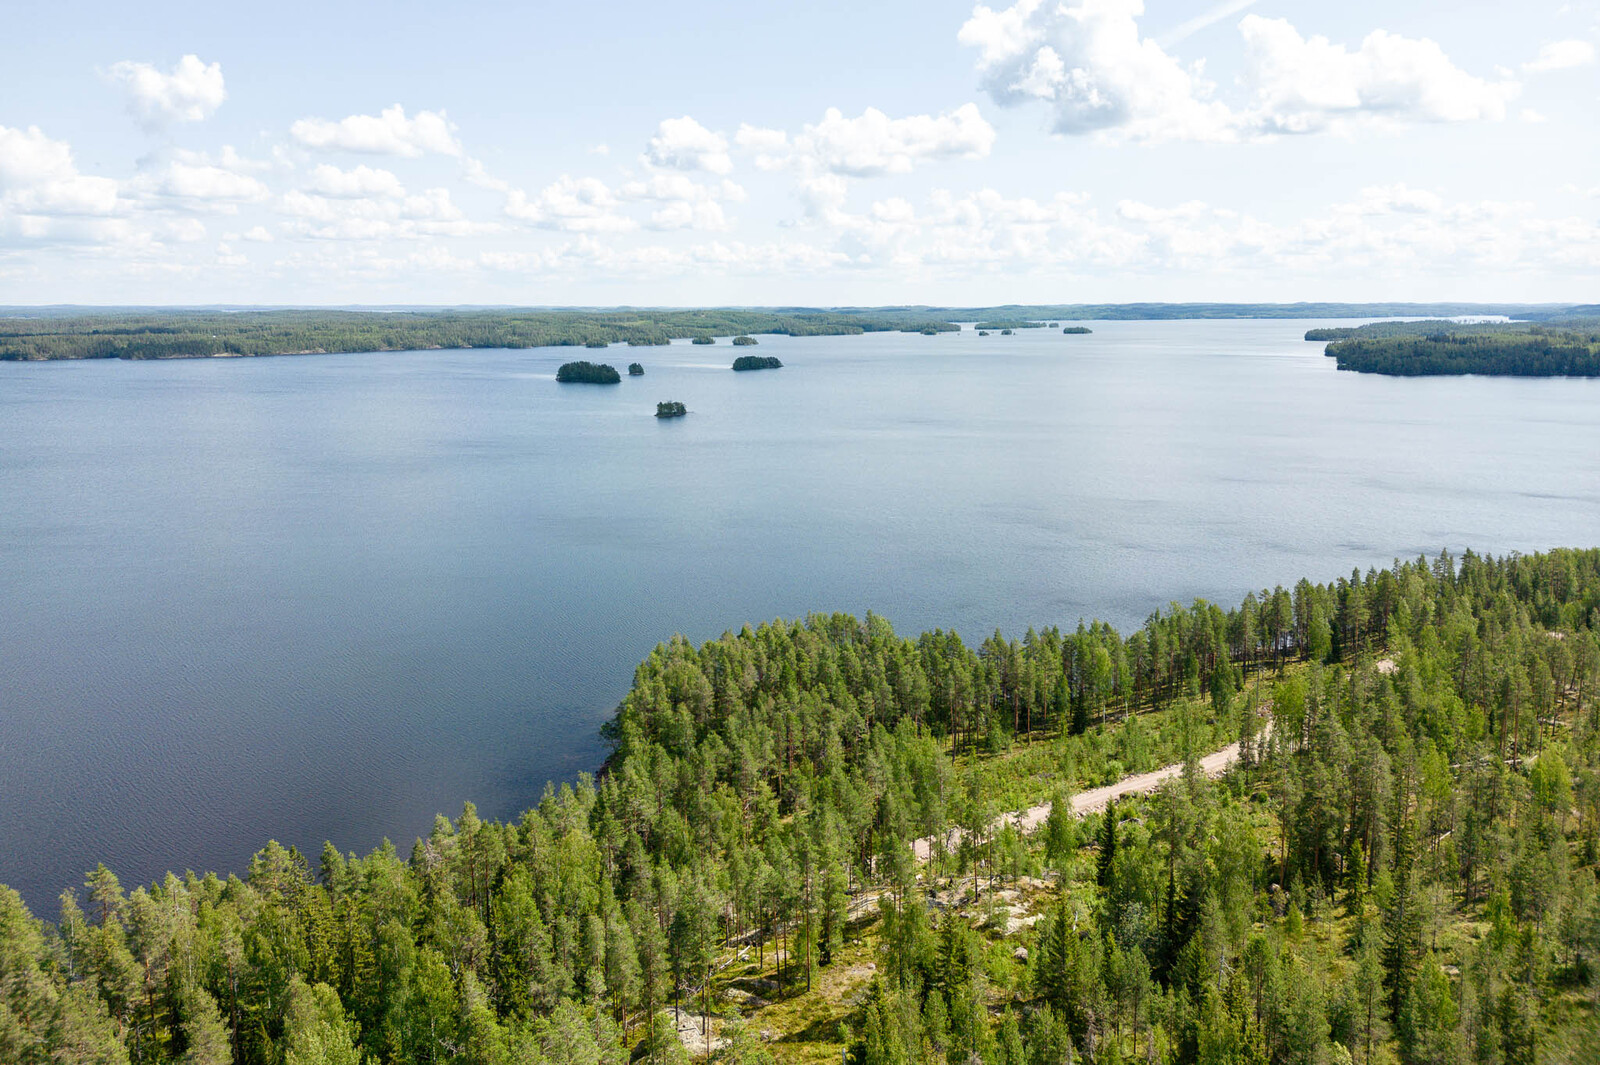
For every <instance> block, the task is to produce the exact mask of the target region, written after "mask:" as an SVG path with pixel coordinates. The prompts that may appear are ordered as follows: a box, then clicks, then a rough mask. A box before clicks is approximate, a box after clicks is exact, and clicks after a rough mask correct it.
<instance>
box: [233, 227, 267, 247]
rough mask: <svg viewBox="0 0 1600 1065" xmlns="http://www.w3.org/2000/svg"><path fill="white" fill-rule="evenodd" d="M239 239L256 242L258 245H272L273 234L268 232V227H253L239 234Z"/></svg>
mask: <svg viewBox="0 0 1600 1065" xmlns="http://www.w3.org/2000/svg"><path fill="white" fill-rule="evenodd" d="M239 239H240V240H249V241H254V242H255V243H257V244H271V243H272V233H271V232H270V231H268V229H267V227H266V226H251V227H250V228H249V229H247V230H245V231H244V232H243V233H241V234H239Z"/></svg>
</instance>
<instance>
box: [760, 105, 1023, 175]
mask: <svg viewBox="0 0 1600 1065" xmlns="http://www.w3.org/2000/svg"><path fill="white" fill-rule="evenodd" d="M994 137H995V133H994V128H993V127H992V126H990V125H989V123H988V122H986V121H985V120H984V118H983V116H982V115H981V114H979V113H978V108H977V106H976V105H974V104H970V103H969V104H963V105H962V106H961V107H958V108H956V109H955V110H954V111H949V112H946V113H943V114H939V115H910V116H908V117H906V118H890V117H889V116H888V115H886V114H884V113H883V112H882V111H879V110H878V109H877V108H875V107H869V108H867V109H866V110H865V111H863V112H862V113H861V115H860V116H859V117H857V118H846V117H845V116H844V113H843V112H841V111H840V110H839V109H838V108H836V107H830V108H828V110H827V111H826V112H825V113H824V114H823V116H822V121H821V122H817V123H814V124H807V125H806V126H805V128H804V129H802V130H801V131H800V132H799V133H797V134H795V135H794V136H793V137H790V136H789V135H788V134H787V133H786V132H784V131H783V130H775V129H760V128H757V127H754V126H741V127H740V129H739V133H738V135H737V138H736V139H737V141H738V144H739V146H740V147H741V148H744V149H746V150H747V151H753V152H755V153H757V159H756V162H757V165H758V166H761V167H763V168H764V169H768V170H774V169H778V168H780V167H784V166H794V167H797V168H799V169H801V170H802V171H806V172H815V171H824V172H828V173H833V174H844V175H848V176H851V177H873V176H877V175H880V174H904V173H907V172H909V171H910V170H911V169H912V168H913V167H915V166H916V165H917V164H918V163H924V162H930V161H933V160H938V159H956V158H963V159H978V158H982V157H983V156H986V155H988V154H989V150H990V149H991V148H992V147H993V146H994Z"/></svg>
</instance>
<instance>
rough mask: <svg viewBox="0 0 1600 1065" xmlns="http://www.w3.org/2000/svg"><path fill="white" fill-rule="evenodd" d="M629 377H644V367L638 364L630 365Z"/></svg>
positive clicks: (632, 363)
mask: <svg viewBox="0 0 1600 1065" xmlns="http://www.w3.org/2000/svg"><path fill="white" fill-rule="evenodd" d="M628 376H629V377H643V376H644V367H643V366H641V365H639V364H638V363H636V362H630V363H628Z"/></svg>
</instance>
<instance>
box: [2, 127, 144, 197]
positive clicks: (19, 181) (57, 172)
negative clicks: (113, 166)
mask: <svg viewBox="0 0 1600 1065" xmlns="http://www.w3.org/2000/svg"><path fill="white" fill-rule="evenodd" d="M119 205H120V203H119V200H118V197H117V183H116V182H115V181H113V180H111V179H110V178H102V177H90V176H87V175H84V174H80V173H78V168H77V166H76V164H74V163H73V161H72V149H71V147H70V146H69V145H68V144H67V143H66V142H65V141H57V140H51V139H50V138H49V137H47V136H45V134H44V132H43V131H42V130H40V129H39V127H38V126H29V127H28V128H27V129H26V130H22V129H12V128H10V127H8V126H0V209H3V210H5V211H6V212H8V213H15V214H19V215H39V216H52V215H109V214H111V213H112V212H114V211H116V210H117V209H118V207H119Z"/></svg>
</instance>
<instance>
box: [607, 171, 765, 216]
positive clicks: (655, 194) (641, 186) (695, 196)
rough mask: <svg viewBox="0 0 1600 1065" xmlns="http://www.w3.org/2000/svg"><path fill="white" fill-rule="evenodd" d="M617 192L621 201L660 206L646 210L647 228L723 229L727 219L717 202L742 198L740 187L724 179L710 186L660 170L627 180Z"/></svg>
mask: <svg viewBox="0 0 1600 1065" xmlns="http://www.w3.org/2000/svg"><path fill="white" fill-rule="evenodd" d="M618 191H619V195H620V197H621V198H622V199H625V200H647V201H654V202H656V203H659V204H660V205H661V206H659V207H657V208H655V209H654V210H653V211H651V213H650V221H649V223H648V226H649V228H651V229H698V230H709V231H718V230H724V229H727V228H728V218H727V215H726V213H725V212H724V211H723V209H722V203H721V201H723V200H731V201H735V202H739V201H742V200H743V199H744V189H743V188H741V187H740V186H739V185H737V184H735V183H734V182H732V181H729V180H727V179H726V178H724V179H723V180H722V181H721V182H720V183H718V184H714V185H713V184H709V183H701V182H698V181H694V180H693V179H691V178H690V177H689V176H688V175H687V174H678V173H671V172H667V171H660V170H658V171H653V172H652V173H650V175H649V176H648V177H646V178H644V179H643V180H635V181H628V182H626V183H624V184H623V186H622V188H621V189H620V190H618Z"/></svg>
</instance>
